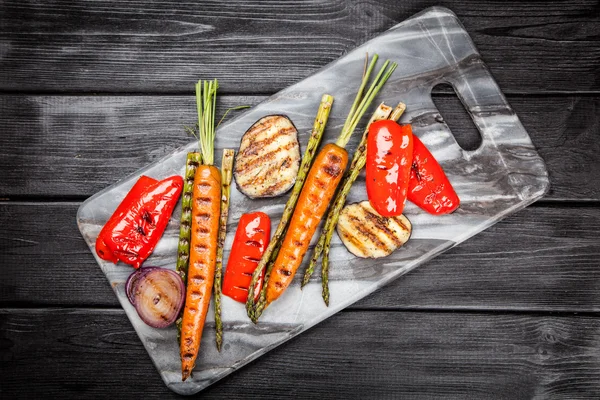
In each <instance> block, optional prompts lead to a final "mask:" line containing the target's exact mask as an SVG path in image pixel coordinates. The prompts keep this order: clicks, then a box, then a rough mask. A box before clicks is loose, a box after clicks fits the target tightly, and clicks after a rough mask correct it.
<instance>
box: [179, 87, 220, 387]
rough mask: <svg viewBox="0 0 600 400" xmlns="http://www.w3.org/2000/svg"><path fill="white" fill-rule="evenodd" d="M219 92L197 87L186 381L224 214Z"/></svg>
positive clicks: (184, 336)
mask: <svg viewBox="0 0 600 400" xmlns="http://www.w3.org/2000/svg"><path fill="white" fill-rule="evenodd" d="M217 88H218V83H217V81H216V80H214V81H211V82H204V84H202V82H198V83H197V84H196V103H197V107H198V121H199V123H198V126H199V134H198V139H199V147H200V150H201V153H202V163H203V165H199V166H198V167H197V168H196V173H195V175H194V186H193V190H192V226H191V237H190V257H189V266H188V276H187V291H186V297H185V306H184V309H183V321H182V323H181V342H180V353H181V354H180V355H181V373H182V380H184V381H185V380H186V379H187V378H188V377H189V376H190V374H191V373H192V370H193V369H194V365H195V363H196V358H197V357H198V351H199V350H200V340H201V339H202V331H203V328H204V321H205V320H206V315H207V314H208V306H209V304H210V297H211V293H212V288H213V283H214V279H215V265H216V260H217V242H218V234H219V218H220V213H221V172H220V171H219V169H218V168H217V167H215V166H214V165H213V162H214V139H215V99H216V92H217Z"/></svg>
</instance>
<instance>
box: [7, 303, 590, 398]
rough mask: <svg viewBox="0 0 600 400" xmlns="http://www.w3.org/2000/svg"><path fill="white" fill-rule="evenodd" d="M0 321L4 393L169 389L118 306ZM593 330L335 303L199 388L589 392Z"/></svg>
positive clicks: (319, 392)
mask: <svg viewBox="0 0 600 400" xmlns="http://www.w3.org/2000/svg"><path fill="white" fill-rule="evenodd" d="M0 326H1V328H0V335H1V342H0V343H1V347H0V354H1V357H2V363H1V364H0V376H2V394H3V397H7V398H12V397H19V398H20V397H23V398H34V397H44V398H47V397H50V398H54V397H59V398H82V397H85V398H89V397H94V398H96V397H109V396H110V397H113V398H114V396H118V397H119V398H129V397H138V396H139V393H142V392H143V393H144V398H157V397H160V398H167V397H175V396H174V395H172V394H171V393H170V392H169V389H167V388H166V387H165V386H164V385H163V383H162V381H161V379H160V377H159V376H158V374H157V372H156V370H155V369H154V367H153V365H152V363H151V361H150V359H149V357H148V355H147V354H146V352H145V350H144V348H143V347H142V344H141V342H140V341H139V340H138V338H137V336H136V334H135V332H134V331H133V330H132V328H131V325H130V324H129V322H128V320H127V319H126V317H125V315H124V313H123V312H121V311H117V310H108V311H105V310H38V309H34V310H14V309H13V310H0ZM374 327H376V328H374ZM599 330H600V319H598V317H581V316H538V315H502V314H468V313H419V312H416V313H410V312H376V313H373V312H342V313H340V314H338V315H337V316H334V317H332V318H331V319H329V320H327V321H325V322H323V323H321V324H319V325H317V326H316V327H315V328H313V329H311V330H309V331H308V332H306V333H304V334H302V335H300V336H298V337H297V338H295V339H293V340H292V341H290V342H288V343H287V344H284V345H283V346H281V347H280V348H278V349H275V350H274V351H272V352H270V353H268V354H267V355H265V356H264V357H261V358H260V359H258V360H257V361H255V362H253V363H252V364H251V365H249V366H246V367H244V368H242V369H241V370H239V371H237V372H235V373H233V374H232V375H229V376H228V377H227V378H225V379H224V380H222V381H220V382H218V383H217V384H215V385H214V386H212V387H210V388H208V389H207V390H206V391H205V392H203V393H202V394H203V395H204V396H206V397H208V398H229V399H230V398H279V397H282V396H285V397H289V396H292V397H293V398H332V399H333V398H344V399H364V398H384V397H385V398H410V399H425V398H427V399H429V398H439V397H440V396H441V397H444V398H456V399H465V398H477V399H479V398H485V399H532V398H544V399H559V398H560V399H564V398H568V399H584V398H586V399H587V398H594V397H595V396H597V394H598V393H599V392H600V357H599V353H598V351H597V343H598V331H599ZM226 342H227V332H225V343H226ZM176 356H177V355H174V357H176Z"/></svg>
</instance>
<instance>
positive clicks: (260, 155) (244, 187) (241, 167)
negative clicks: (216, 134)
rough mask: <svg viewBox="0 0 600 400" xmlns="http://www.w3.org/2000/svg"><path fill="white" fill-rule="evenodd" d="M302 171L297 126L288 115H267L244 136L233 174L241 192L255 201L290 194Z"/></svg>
mask: <svg viewBox="0 0 600 400" xmlns="http://www.w3.org/2000/svg"><path fill="white" fill-rule="evenodd" d="M299 168H300V144H299V143H298V131H297V130H296V127H295V126H294V124H293V123H292V121H290V119H289V118H288V117H286V116H284V115H267V116H266V117H263V118H261V119H259V120H258V121H256V123H254V125H252V126H251V127H250V129H248V130H247V131H246V133H244V136H243V137H242V142H241V144H240V149H239V152H238V155H237V157H236V159H235V166H234V170H233V174H234V176H235V181H236V183H237V186H238V189H239V190H240V192H242V193H244V194H245V195H246V196H248V197H250V198H252V199H253V198H259V197H275V196H279V195H282V194H284V193H285V192H287V191H288V190H289V189H290V188H291V187H292V186H293V185H294V183H295V182H296V175H298V169H299Z"/></svg>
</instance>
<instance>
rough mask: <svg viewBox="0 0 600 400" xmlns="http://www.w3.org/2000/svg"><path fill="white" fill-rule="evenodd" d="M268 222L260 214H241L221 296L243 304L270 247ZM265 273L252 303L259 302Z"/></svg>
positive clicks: (255, 291) (257, 285) (255, 288)
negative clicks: (252, 280) (260, 263)
mask: <svg viewBox="0 0 600 400" xmlns="http://www.w3.org/2000/svg"><path fill="white" fill-rule="evenodd" d="M270 237H271V220H270V219H269V216H268V215H267V214H265V213H263V212H253V213H249V214H244V215H242V217H241V218H240V222H239V224H238V227H237V230H236V231H235V237H234V239H233V246H232V248H231V252H230V253H229V260H227V269H226V270H225V277H224V278H223V289H222V291H223V294H224V295H226V296H229V297H231V298H232V299H234V300H236V301H239V302H241V303H245V302H246V300H247V299H248V288H249V286H250V280H251V279H252V273H253V272H254V270H255V269H256V267H257V266H258V263H259V262H260V258H261V257H262V255H263V253H264V252H265V249H266V248H267V246H268V245H269V240H270ZM264 277H265V274H264V271H263V274H262V276H261V278H260V279H259V280H258V282H257V283H256V286H255V287H254V293H255V296H256V297H255V300H258V296H259V295H260V289H261V287H262V284H263V280H264Z"/></svg>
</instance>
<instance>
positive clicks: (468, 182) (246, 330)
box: [77, 7, 549, 394]
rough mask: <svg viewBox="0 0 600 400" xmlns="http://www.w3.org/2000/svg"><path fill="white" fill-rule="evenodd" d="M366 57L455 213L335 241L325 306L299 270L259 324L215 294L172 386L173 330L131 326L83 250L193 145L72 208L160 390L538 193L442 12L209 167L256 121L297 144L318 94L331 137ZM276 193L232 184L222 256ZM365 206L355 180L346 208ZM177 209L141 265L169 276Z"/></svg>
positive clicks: (304, 85) (291, 104)
mask: <svg viewBox="0 0 600 400" xmlns="http://www.w3.org/2000/svg"><path fill="white" fill-rule="evenodd" d="M366 52H368V53H369V54H370V55H372V54H375V53H377V54H379V56H380V65H381V64H382V63H383V60H385V59H391V60H393V61H396V62H397V63H398V64H399V67H398V69H397V70H396V71H395V73H394V74H393V76H392V78H391V79H390V81H388V83H387V84H386V86H385V88H384V90H383V91H382V92H381V93H380V95H379V96H378V98H377V99H376V101H375V102H374V103H378V102H381V101H385V102H386V104H388V105H392V106H393V105H395V104H396V103H398V102H399V101H403V102H404V103H406V104H407V112H406V113H405V115H404V116H403V117H402V119H401V122H407V123H408V122H410V123H412V124H413V131H414V133H415V134H416V135H418V136H419V137H420V138H421V139H422V141H423V142H424V143H425V145H426V146H427V147H428V148H429V149H430V150H431V151H432V153H433V154H434V156H435V157H436V158H437V159H438V161H439V162H440V163H441V164H442V166H443V167H444V170H445V171H446V173H447V175H448V176H449V178H450V180H451V182H452V184H453V185H454V187H455V189H456V191H457V193H458V195H459V197H460V199H461V207H460V208H459V209H458V210H457V211H456V212H455V213H453V214H451V215H447V216H431V215H429V214H426V213H425V212H422V211H421V210H419V209H418V208H417V207H415V206H414V205H412V204H410V203H407V207H406V208H405V215H406V216H407V217H408V218H409V219H410V221H411V222H412V225H413V234H412V237H411V239H410V240H409V241H408V243H407V244H406V245H405V246H403V247H402V248H401V249H399V250H397V251H396V252H395V253H393V254H392V255H391V256H389V257H387V258H384V259H379V260H364V259H358V258H356V257H354V256H353V255H351V254H350V253H349V252H348V251H346V249H345V248H344V247H343V245H342V244H341V242H340V240H339V239H338V238H337V236H335V237H334V239H333V241H332V250H331V277H330V288H331V300H330V301H331V303H330V306H329V307H326V306H325V305H324V303H323V301H322V299H321V282H320V280H319V279H318V277H316V278H315V279H313V280H312V282H311V283H310V284H309V285H308V286H307V287H305V288H304V290H302V291H301V290H300V287H299V279H300V276H301V275H302V274H301V273H299V274H298V275H297V277H296V280H295V282H294V283H293V284H292V285H291V286H290V288H289V289H288V290H287V291H286V292H285V293H284V295H283V296H282V297H281V298H280V299H279V300H278V301H277V302H275V303H273V304H272V305H271V306H270V307H269V308H268V309H267V310H265V312H264V314H263V315H262V317H261V319H260V321H259V323H258V325H254V324H252V323H251V322H250V321H249V320H248V318H247V317H246V313H245V309H244V305H243V304H241V303H236V302H234V301H233V300H231V299H229V298H227V297H224V298H223V321H224V328H225V333H224V344H223V350H222V351H221V353H218V352H217V351H216V348H215V345H214V332H213V328H214V319H213V317H212V312H213V311H212V306H211V310H210V312H209V317H208V319H207V323H206V326H205V332H204V335H203V338H202V345H201V350H200V355H199V357H198V361H197V365H196V368H195V370H194V374H193V377H192V378H191V379H188V380H187V381H186V382H181V369H180V360H179V352H178V345H177V343H176V338H175V337H176V332H175V328H173V327H171V328H168V329H162V330H159V329H153V328H150V327H148V326H147V325H145V324H144V323H143V322H142V321H141V320H140V319H139V317H138V315H137V313H136V311H135V310H134V308H133V307H132V306H131V305H130V304H129V301H128V300H127V297H126V296H125V293H124V282H125V280H126V279H127V277H128V276H129V274H130V273H131V272H132V269H131V267H129V266H127V265H124V264H118V265H113V264H110V263H107V262H105V261H103V260H101V259H99V258H98V257H97V256H96V255H95V251H94V242H95V239H96V236H97V235H98V233H99V231H100V229H101V227H102V225H103V224H104V223H105V222H106V220H107V219H108V218H109V217H110V215H111V213H112V212H113V210H114V209H115V208H116V206H117V205H118V203H119V202H120V201H121V199H122V198H123V197H124V195H125V194H126V193H127V191H128V190H129V188H130V187H131V186H132V185H133V183H134V182H135V180H136V179H137V178H138V177H139V176H140V175H141V174H147V175H149V176H152V177H154V178H157V179H158V178H163V177H167V176H170V175H173V174H183V171H184V164H185V156H186V153H187V152H188V151H190V150H194V149H195V148H196V146H197V144H196V143H195V142H192V143H190V144H189V145H188V146H186V147H184V148H181V149H179V150H177V151H176V152H174V153H172V154H170V155H168V156H167V157H165V158H164V159H162V160H160V161H158V162H156V163H154V164H152V165H149V166H148V167H147V168H145V169H143V170H140V171H138V172H137V173H135V174H134V175H132V176H129V177H127V178H125V179H124V180H122V181H120V182H118V183H117V184H115V185H113V186H111V187H108V188H106V189H105V190H103V191H101V192H99V193H97V194H96V195H94V196H92V197H91V198H90V199H88V200H87V201H86V202H85V203H84V204H83V205H82V206H81V207H80V209H79V212H78V215H77V222H78V225H79V228H80V230H81V233H82V235H83V237H84V239H85V240H86V242H87V243H88V244H89V246H90V249H91V251H92V254H94V256H96V259H97V261H98V264H99V265H100V268H101V269H102V271H103V272H104V273H105V274H106V277H107V279H108V281H109V282H110V284H111V286H112V288H113V289H114V291H115V293H116V295H117V296H118V298H119V301H120V303H121V304H122V306H123V308H124V309H125V311H126V313H127V315H128V317H129V319H130V320H131V323H132V325H133V326H134V328H135V330H136V332H137V333H138V335H139V337H140V339H141V341H142V342H143V344H144V346H145V348H146V349H147V350H148V353H149V354H150V357H151V358H152V360H153V362H154V364H155V365H156V368H157V369H158V371H159V373H160V374H161V376H162V378H163V380H164V381H165V384H166V385H167V386H168V387H169V388H171V389H172V390H174V391H175V392H177V393H180V394H193V393H196V392H198V391H200V390H202V389H203V388H205V387H207V386H208V385H210V384H212V383H214V382H216V381H217V380H219V379H220V378H223V377H224V376H226V375H227V374H229V373H231V372H233V371H235V370H236V369H237V368H240V367H241V366H243V365H244V364H246V363H248V362H250V361H252V360H253V359H255V358H257V357H259V356H260V355H262V354H264V353H266V352H267V351H269V350H270V349H272V348H274V347H276V346H277V345H279V344H281V343H283V342H285V341H286V340H288V339H290V338H292V337H294V336H295V335H297V334H299V333H301V332H302V331H304V330H306V329H308V328H310V327H311V326H313V325H314V324H316V323H318V322H320V321H322V320H324V319H326V318H327V317H329V316H331V315H333V314H334V313H336V312H337V311H339V310H341V309H343V308H344V307H346V306H348V305H350V304H352V303H354V302H356V301H358V300H359V299H361V298H363V297H364V296H366V295H368V294H370V293H372V292H373V291H375V290H376V289H378V288H380V287H381V286H383V285H385V284H386V283H388V282H390V281H391V280H393V279H396V278H397V277H399V276H401V275H402V274H404V273H406V272H408V271H410V270H411V269H413V268H415V267H417V266H418V265H420V264H421V263H423V262H425V261H427V260H429V259H431V258H432V257H435V256H436V255H437V254H440V253H441V252H443V251H445V250H447V249H449V248H451V247H452V246H455V245H457V244H459V243H461V242H462V241H464V240H466V239H468V238H469V237H471V236H473V235H476V234H477V233H478V232H481V231H482V230H484V229H486V228H488V227H489V226H491V225H493V224H494V223H496V222H497V221H499V220H500V219H502V218H504V217H506V216H507V215H509V214H511V213H514V212H516V211H518V210H520V209H522V208H524V207H526V206H527V205H528V204H530V203H532V202H533V201H535V200H536V199H538V198H540V197H541V196H543V194H544V193H545V192H546V190H547V189H548V184H549V183H548V177H547V172H546V169H545V166H544V163H543V161H542V160H541V158H540V157H539V155H538V154H537V152H536V150H535V148H534V147H533V145H532V143H531V140H530V139H529V136H528V134H527V132H526V131H525V129H524V128H523V126H522V125H521V123H520V121H519V119H518V117H517V116H516V114H515V113H514V112H513V110H512V109H511V108H510V106H509V105H508V103H507V102H506V100H505V98H504V96H503V95H502V93H501V91H500V89H499V88H498V86H497V84H496V83H495V81H494V80H493V78H492V76H491V75H490V73H489V71H488V69H487V68H486V66H485V64H484V63H483V61H482V60H481V57H480V56H479V54H478V52H477V50H476V49H475V46H474V45H473V42H472V41H471V39H470V37H469V35H468V34H467V32H466V31H465V30H464V28H463V27H462V25H461V23H460V21H459V20H458V18H457V17H456V16H455V15H454V14H453V13H452V12H450V11H449V10H447V9H444V8H439V7H435V8H430V9H427V10H425V11H423V12H421V13H420V14H417V15H415V16H414V17H412V18H411V19H408V20H406V21H404V22H403V23H401V24H399V25H397V26H395V27H393V28H392V29H390V30H389V31H387V32H385V33H383V34H381V35H380V36H378V37H376V38H375V39H373V40H371V41H369V42H367V43H365V44H364V45H362V46H360V47H359V48H357V49H355V50H353V51H352V52H350V53H348V54H347V55H345V56H343V57H342V58H340V59H339V60H337V61H335V62H333V63H331V64H330V65H327V66H326V67H324V68H323V69H321V70H320V71H319V72H318V73H316V74H315V75H313V76H311V77H309V78H307V79H305V80H303V81H301V82H299V83H297V84H296V85H293V86H291V87H289V88H287V89H285V90H283V91H281V92H279V93H277V94H275V95H274V96H272V97H270V98H269V99H267V100H266V101H265V102H263V103H261V104H259V105H258V106H256V107H254V108H252V109H251V110H249V111H247V112H246V113H244V114H241V115H239V116H238V117H237V118H235V119H232V120H231V121H230V122H228V123H226V124H223V125H222V126H221V127H220V128H219V129H218V131H217V135H216V136H217V140H216V147H217V154H216V159H220V156H221V152H220V150H221V149H223V148H234V149H237V148H238V146H239V141H240V138H241V136H242V135H243V133H244V132H245V131H246V129H248V127H250V126H251V125H252V124H253V123H254V122H255V121H256V120H258V119H259V118H261V117H263V116H264V115H267V114H285V115H287V116H288V117H289V118H290V119H291V120H292V121H293V122H294V124H295V125H296V127H297V128H298V131H299V133H300V135H299V139H300V143H301V146H302V147H303V148H304V146H306V142H307V139H308V134H309V132H310V128H311V126H312V123H313V119H314V116H315V113H316V110H317V108H318V104H319V100H320V98H321V95H322V94H323V93H329V94H331V95H333V96H334V98H335V101H334V106H333V109H332V113H331V117H330V120H329V123H328V125H327V129H326V132H325V137H324V139H323V143H326V142H329V141H333V140H334V139H335V138H336V136H337V134H338V132H339V131H340V129H341V127H342V125H343V122H344V119H345V116H346V113H347V112H348V110H349V108H350V105H351V103H352V100H353V98H354V95H355V91H356V89H357V86H358V82H360V77H361V74H362V70H363V63H364V57H365V53H366ZM439 83H450V84H451V85H453V86H454V88H455V90H456V92H457V94H458V96H459V97H460V99H461V101H462V102H463V104H464V105H465V108H466V109H467V110H468V112H469V114H470V115H471V116H472V118H473V121H474V123H475V125H476V126H477V128H478V129H479V131H480V133H481V136H482V144H481V146H480V147H479V148H478V149H477V150H474V151H465V150H463V149H462V148H461V147H460V146H459V145H458V144H457V143H456V140H455V139H454V137H453V135H452V133H451V132H450V130H449V129H448V127H447V126H446V125H445V124H444V123H443V121H442V120H441V119H440V118H439V112H438V110H437V109H436V107H435V105H434V103H433V101H432V99H431V96H430V93H431V89H432V88H433V87H434V86H435V85H437V84H439ZM374 105H375V104H374ZM365 120H366V118H365ZM363 122H364V121H363ZM363 127H364V126H363ZM361 132H362V131H361V130H359V131H357V132H355V135H354V137H353V139H352V141H351V142H350V143H349V145H348V149H349V150H351V151H353V150H354V148H355V147H356V145H357V143H358V140H359V138H360V135H361ZM287 197H288V195H287V194H286V195H284V196H282V197H278V198H274V199H263V200H251V199H249V198H247V197H245V196H243V195H242V194H241V193H240V192H238V191H237V190H236V188H235V187H232V195H231V211H230V216H229V224H228V234H227V240H226V244H225V248H226V252H225V259H227V256H228V249H229V248H230V247H231V243H232V240H233V236H234V233H235V227H236V225H237V221H238V220H239V218H240V216H241V215H242V214H243V213H245V212H249V211H256V210H260V211H264V212H266V213H267V214H269V215H270V216H271V217H272V224H273V225H272V227H273V229H274V228H275V227H276V224H277V223H278V219H279V216H280V215H281V212H282V210H283V206H284V204H285V201H286V200H287ZM364 199H366V192H365V188H364V173H363V175H361V177H360V178H359V180H358V181H357V183H356V184H355V186H354V187H353V189H352V191H351V194H350V196H349V199H348V201H349V202H355V201H361V200H364ZM180 211H181V210H180V208H179V207H178V208H177V209H176V211H175V212H174V214H173V217H172V219H171V222H170V224H169V226H168V228H167V230H166V232H165V234H164V236H163V237H162V239H161V240H160V242H159V244H158V246H157V247H156V249H155V251H154V253H153V254H152V255H151V257H150V258H149V259H148V260H147V261H146V263H145V265H147V266H149V265H157V266H164V267H168V268H174V266H175V258H176V248H177V239H178V221H179V216H180ZM313 244H314V240H313ZM305 264H306V263H305ZM315 275H318V274H315Z"/></svg>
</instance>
